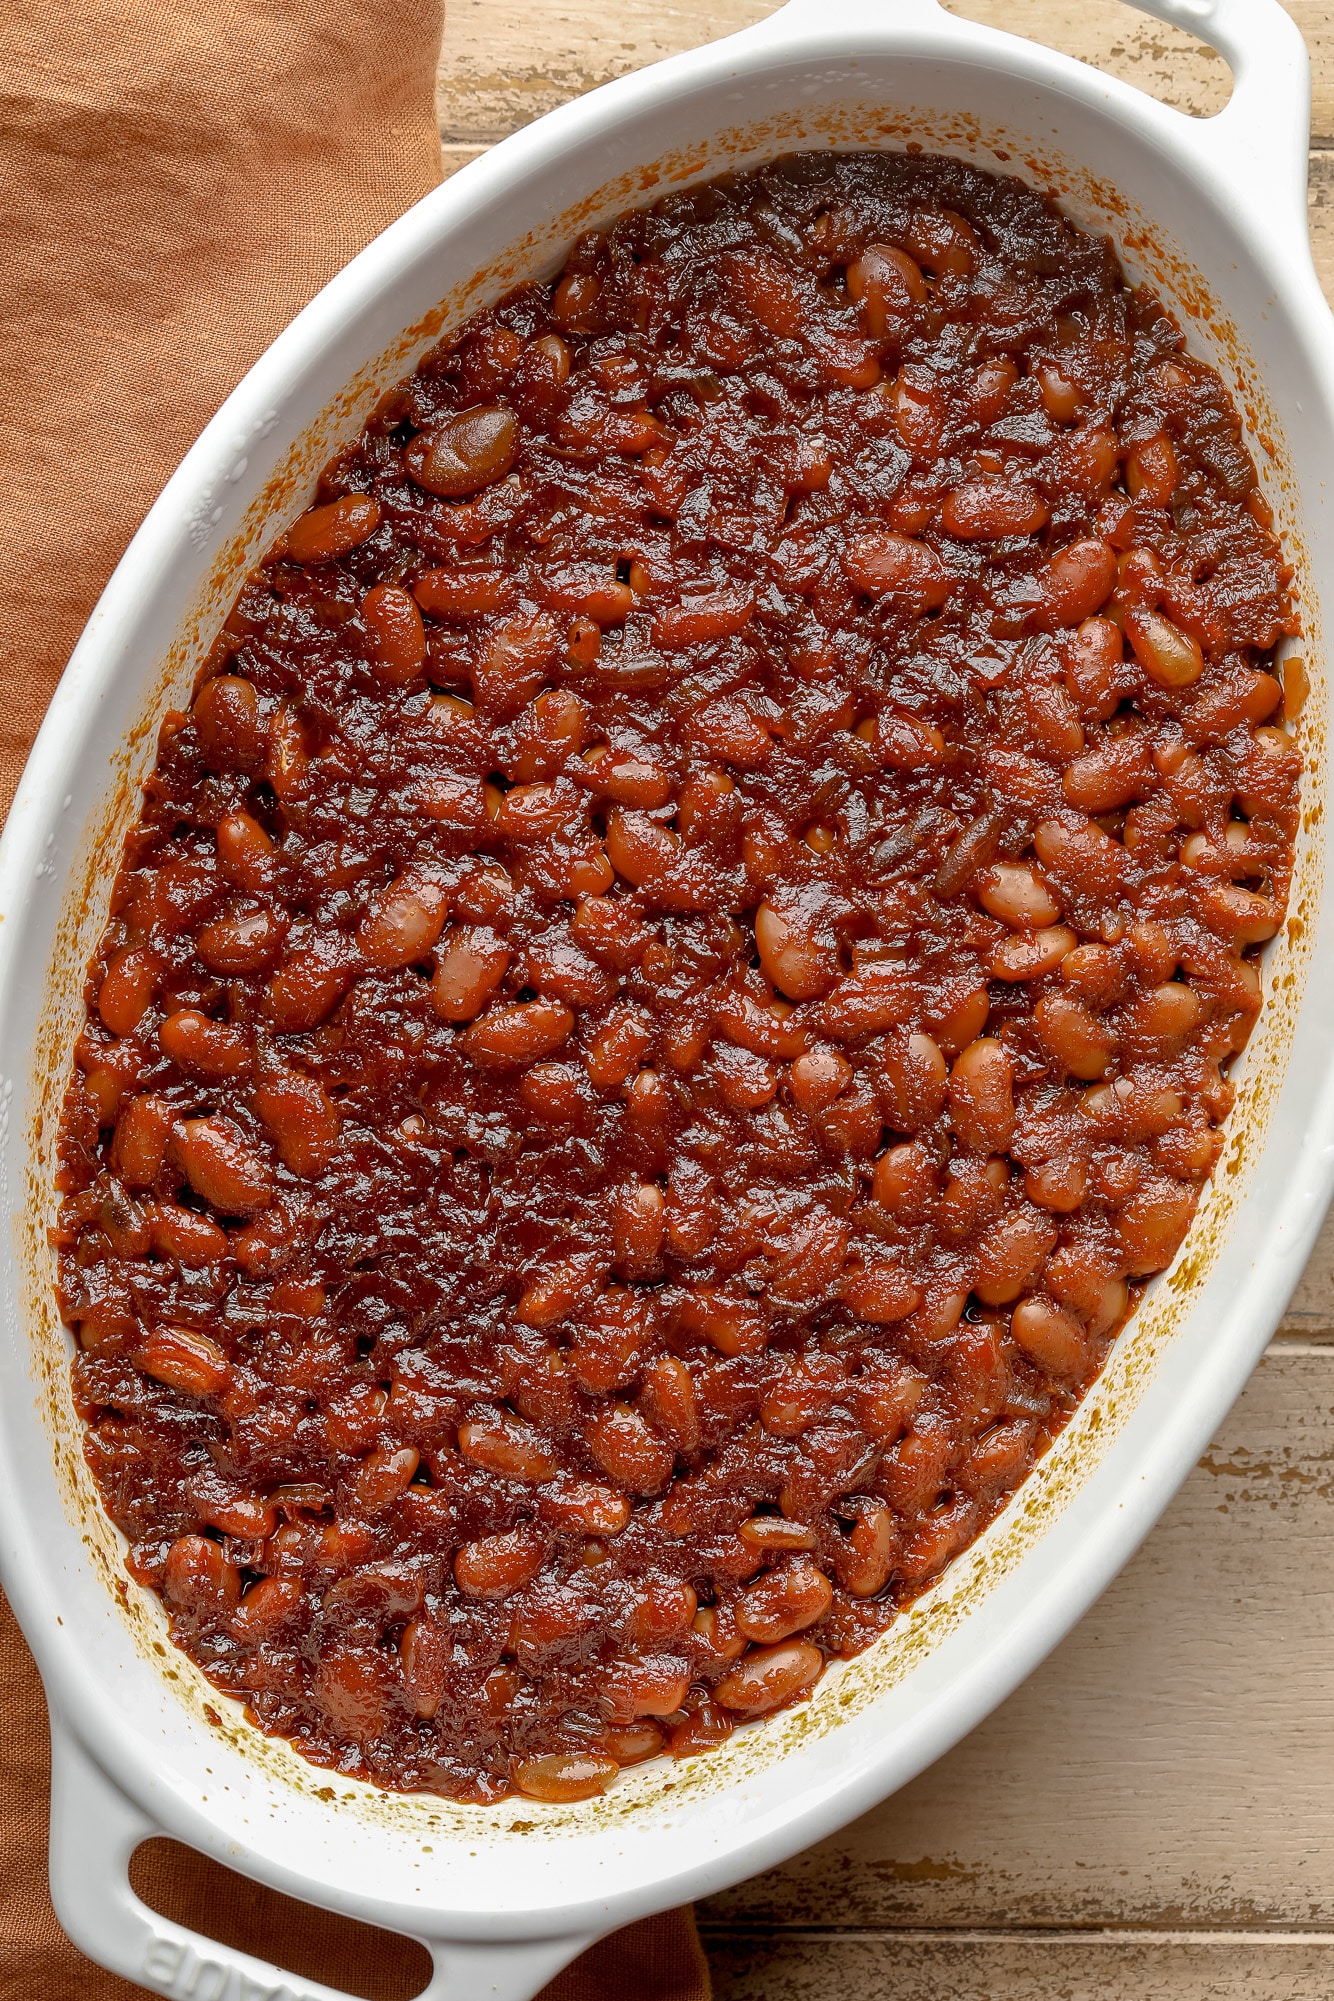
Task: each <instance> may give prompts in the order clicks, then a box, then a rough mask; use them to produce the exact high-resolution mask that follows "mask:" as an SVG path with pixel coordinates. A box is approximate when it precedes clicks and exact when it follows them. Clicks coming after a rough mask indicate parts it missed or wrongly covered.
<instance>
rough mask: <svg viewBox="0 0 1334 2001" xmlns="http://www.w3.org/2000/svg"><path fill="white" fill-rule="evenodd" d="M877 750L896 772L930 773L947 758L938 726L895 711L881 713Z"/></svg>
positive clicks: (883, 761)
mask: <svg viewBox="0 0 1334 2001" xmlns="http://www.w3.org/2000/svg"><path fill="white" fill-rule="evenodd" d="M875 747H876V751H877V753H878V754H879V756H880V759H881V761H882V763H884V764H887V765H889V766H890V767H891V768H892V769H893V770H895V771H930V770H931V769H932V768H933V767H934V766H936V765H938V764H941V763H943V762H944V758H945V739H944V737H943V736H942V735H941V734H940V731H939V730H938V729H937V728H936V726H935V724H934V723H927V722H922V721H921V720H920V719H919V718H918V717H917V716H909V715H904V714H902V713H901V712H899V711H897V710H894V709H882V710H881V712H880V715H879V717H878V718H877V720H876V728H875Z"/></svg>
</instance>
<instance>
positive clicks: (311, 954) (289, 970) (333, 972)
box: [263, 946, 353, 1035]
mask: <svg viewBox="0 0 1334 2001" xmlns="http://www.w3.org/2000/svg"><path fill="white" fill-rule="evenodd" d="M352 979H353V974H352V970H351V968H350V967H349V966H348V965H347V964H346V963H345V962H344V961H343V960H342V959H341V958H335V957H333V956H331V955H330V954H329V953H328V952H327V951H326V950H325V949H323V948H322V947H320V946H303V947H302V948H300V949H299V950H298V951H295V952H291V953H289V954H288V956H287V958H286V959H285V960H284V961H283V963H282V965H281V966H280V967H279V968H278V971H277V972H276V973H275V974H274V975H273V977H272V979H271V980H270V981H269V983H268V985H267V986H266V987H265V989H264V1002H263V1007H264V1013H265V1014H266V1015H267V1017H268V1019H269V1020H270V1021H271V1022H272V1023H273V1026H274V1027H275V1028H276V1029H277V1030H278V1033H279V1034H280V1035H297V1034H300V1033H301V1032H302V1031H303V1030H307V1029H312V1028H318V1027H319V1025H320V1023H321V1022H322V1021H324V1020H326V1019H327V1017H328V1016H329V1015H330V1014H331V1013H332V1012H333V1010H334V1008H335V1007H337V1005H338V1003H339V1001H340V1000H341V999H342V998H343V995H344V994H345V993H346V992H347V990H348V988H349V987H350V986H351V984H352Z"/></svg>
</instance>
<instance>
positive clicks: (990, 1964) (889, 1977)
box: [439, 0, 1334, 2001]
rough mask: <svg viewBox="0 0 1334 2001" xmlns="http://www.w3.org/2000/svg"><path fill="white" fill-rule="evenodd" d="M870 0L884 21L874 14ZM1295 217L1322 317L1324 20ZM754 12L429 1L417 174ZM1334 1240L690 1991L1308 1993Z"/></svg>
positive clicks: (1326, 1590) (1314, 2000) (1317, 37)
mask: <svg viewBox="0 0 1334 2001" xmlns="http://www.w3.org/2000/svg"><path fill="white" fill-rule="evenodd" d="M885 4H886V5H887V6H888V5H892V4H893V0H885ZM948 4H949V5H950V7H951V8H952V10H953V11H955V12H958V13H960V14H964V15H967V16H969V17H970V18H973V19H977V20H984V21H987V22H988V23H990V24H992V25H994V26H998V27H1004V28H1008V29H1010V30H1011V31H1013V32H1017V33H1021V34H1027V35H1030V36H1032V37H1033V38H1034V39H1035V40H1038V41H1043V42H1046V43H1048V44H1049V45H1050V46H1052V47H1055V48H1059V49H1061V50H1063V51H1064V52H1065V53H1067V54H1069V55H1073V56H1076V57H1078V58H1079V59H1081V60H1083V61H1086V62H1091V63H1093V64H1095V65H1096V66H1098V67H1100V68H1102V69H1104V70H1106V71H1107V72H1108V73H1110V74H1112V75H1115V76H1118V77H1120V78H1122V79H1123V80H1124V81H1126V82H1128V83H1132V84H1135V85H1138V86H1139V87H1140V88H1141V89H1144V90H1147V91H1149V92H1150V93H1151V94H1152V95H1154V96H1156V97H1159V98H1161V99H1162V100H1163V101H1164V102H1167V103H1170V104H1173V105H1175V106H1176V107H1177V108H1178V109H1180V110H1182V111H1184V112H1188V113H1190V114H1192V115H1194V116H1197V117H1200V116H1208V115H1210V114H1211V113H1212V112H1215V111H1217V110H1218V109H1220V108H1221V106H1222V105H1223V104H1224V103H1225V102H1226V100H1227V96H1228V93H1229V90H1230V88H1231V79H1230V74H1229V72H1228V69H1227V66H1226V64H1225V63H1224V62H1223V61H1222V60H1221V58H1220V57H1219V56H1218V55H1217V54H1216V53H1215V52H1214V51H1213V50H1211V49H1210V48H1208V47H1207V45H1205V44H1203V43H1202V42H1201V41H1200V40H1199V39H1198V38H1197V37H1194V36H1191V35H1188V34H1184V33H1181V32H1180V31H1177V30H1174V29H1171V28H1167V27H1164V26H1162V25H1161V24H1159V23H1157V22H1155V21H1153V20H1150V19H1148V18H1147V17H1146V16H1144V15H1143V14H1141V13H1139V12H1138V11H1137V10H1136V9H1134V8H1132V7H1130V6H1127V5H1123V4H1121V0H948ZM1287 4H1288V6H1289V11H1290V12H1291V13H1292V14H1293V16H1294V17H1295V19H1296V20H1297V22H1298V24H1299V26H1300V27H1301V29H1302V31H1303V33H1304V35H1305V37H1306V41H1307V46H1308V48H1309V49H1310V51H1311V56H1312V70H1313V116H1312V145H1313V149H1314V150H1313V152H1312V157H1311V194H1310V215H1311V235H1312V246H1313V250H1314V253H1315V259H1316V266H1317V269H1318V271H1319V273H1320V276H1321V280H1322V282H1323V283H1324V285H1325V289H1326V292H1327V293H1328V294H1329V295H1330V297H1331V298H1332V299H1334V0H1287ZM773 11H774V8H773V4H772V0H675V4H667V0H621V4H620V5H619V6H617V7H615V8H606V7H595V6H594V5H593V4H592V0H450V5H449V15H448V25H447V29H446V37H445V49H444V54H443V59H442V63H441V68H440V77H439V113H440V127H441V136H442V139H443V141H444V142H445V157H446V167H447V171H454V170H456V169H457V168H458V167H459V166H461V165H464V164H466V162H467V161H468V160H470V159H473V158H475V157H476V156H477V154H478V152H480V151H481V150H483V149H484V148H485V146H486V145H488V144H490V143H492V142H494V141H495V140H496V139H499V138H501V137H503V136H504V135H505V134H506V133H508V132H511V131H514V130H516V129H518V127H519V126H521V125H524V124H527V123H528V122H529V121H530V120H531V119H532V118H534V117H537V116H538V115H540V113H542V112H543V111H546V110H548V109H550V108H551V107H552V106H553V105H555V104H558V103H561V102H563V101H564V100H565V99H567V98H569V97H571V96H574V95H576V94H578V93H580V92H582V91H584V90H587V89H590V88H592V87H593V86H594V85H596V84H598V83H601V82H604V81H606V80H607V79H609V78H611V77H613V76H618V75H621V74H623V73H624V72H626V71H628V70H631V69H635V68H638V67H639V66H641V65H642V64H644V63H648V62H653V61H656V60H658V59H659V58H660V57H662V56H665V55H669V54H672V53H674V52H676V51H677V50H680V49H684V48H689V47H691V46H694V45H695V44H697V43H699V42H701V41H704V40H706V39H710V38H713V37H716V36H718V35H721V34H725V33H730V32H732V31H734V30H735V29H738V28H741V27H745V26H747V25H749V24H750V23H751V22H753V21H757V20H760V19H762V18H763V17H764V16H765V15H767V14H769V13H771V12H773ZM1332 1654H1334V1220H1331V1221H1328V1222H1327V1223H1326V1225H1325V1228H1324V1230H1323V1231H1322V1233H1321V1237H1320V1240H1319V1242H1318V1244H1317V1246H1316V1249H1315V1252H1314V1253H1313V1255H1312V1257H1311V1260H1310V1262H1309V1263H1308V1265H1307V1268H1306V1270H1305V1272H1304V1273H1303V1275H1302V1278H1301V1280H1300V1282H1299V1284H1298V1286H1297V1289H1296V1292H1295V1294H1294V1297H1293V1299H1292V1302H1291V1305H1290V1306H1289V1309H1288V1311H1287V1313H1286V1315H1285V1316H1284V1320H1283V1323H1282V1326H1281V1327H1280V1329H1279V1333H1278V1336H1277V1338H1276V1341H1275V1343H1274V1344H1273V1346H1272V1347H1271V1349H1270V1351H1269V1354H1268V1356H1267V1357H1266V1359H1265V1361H1264V1363H1263V1364H1262V1366H1261V1368H1260V1369H1259V1370H1258V1371H1257V1373H1256V1375H1255V1377H1254V1378H1253V1379H1252V1381H1251V1383H1250V1385H1249V1386H1248V1388H1247V1390H1246V1392H1245V1394H1244V1395H1243V1397H1242V1399H1241V1401H1240V1403H1239V1404H1238V1406H1237V1408H1236V1410H1235V1411H1234V1412H1233V1413H1232V1416H1231V1417H1230V1418H1229V1420H1228V1422H1227V1424H1226V1425H1225V1426H1224V1427H1223V1429H1222V1431H1221V1433H1220V1436H1219V1438H1218V1440H1217V1442H1216V1443H1215V1445H1214V1447H1213V1448H1212V1449H1211V1451H1210V1452H1209V1453H1207V1454H1206V1455H1205V1457H1204V1459H1203V1460H1202V1461H1201V1463H1200V1465H1199V1467H1197V1469H1196V1471H1195V1472H1194V1473H1193V1474H1192V1476H1191V1478H1190V1480H1189V1481H1188V1482H1187V1484H1186V1486H1185V1487H1184V1488H1183V1490H1182V1493H1181V1494H1180V1496H1179V1497H1178V1499H1177V1500H1176V1502H1175V1503H1174V1504H1173V1506H1172V1508H1171V1509H1169V1511H1168V1513H1167V1514H1166V1515H1165V1517H1164V1518H1163V1520H1162V1522H1161V1523H1160V1524H1159V1526H1158V1527H1157V1529H1155V1530H1154V1532H1153V1534H1152V1535H1151V1536H1150V1537H1149V1539H1148V1541H1147V1542H1146V1544H1145V1545H1144V1548H1143V1549H1142V1550H1141V1551H1140V1553H1139V1555H1138V1556H1137V1557H1136V1558H1135V1560H1134V1561H1133V1562H1132V1563H1131V1564H1130V1565H1129V1566H1128V1567H1127V1568H1126V1570H1125V1571H1124V1572H1123V1573H1122V1575H1121V1576H1120V1577H1119V1578H1118V1579H1117V1581H1116V1583H1115V1584H1114V1585H1113V1586H1112V1587H1111V1589H1110V1590H1109V1591H1108V1592H1107V1593H1106V1594H1105V1596H1104V1597H1103V1598H1102V1599H1101V1601H1100V1602H1099V1604H1098V1605H1097V1606H1096V1607H1095V1608H1094V1610H1093V1611H1092V1612H1091V1613H1090V1614H1089V1615H1088V1617H1087V1618H1086V1619H1085V1620H1084V1621H1083V1622H1082V1623H1081V1625H1080V1626H1079V1627H1078V1628H1077V1629H1076V1631H1075V1632H1074V1633H1073V1634H1072V1635H1071V1636H1070V1638H1069V1639H1068V1640H1066V1642H1065V1643H1064V1645H1063V1646H1062V1647H1060V1648H1059V1649H1058V1650H1057V1652H1056V1653H1055V1654H1053V1655H1052V1657H1051V1658H1050V1660H1048V1661H1047V1662H1046V1663H1045V1664H1044V1665H1043V1667H1041V1668H1040V1669H1039V1670H1038V1671H1037V1673H1036V1674H1034V1675H1033V1676H1032V1677H1031V1679H1030V1680H1029V1681H1028V1682H1027V1683H1026V1684H1025V1685H1024V1687H1023V1688H1021V1689H1020V1690H1018V1691H1017V1693H1016V1694H1015V1695H1014V1696H1012V1697H1011V1698H1010V1700H1009V1701H1008V1702H1007V1703H1006V1704H1005V1705H1004V1706H1003V1707H1002V1708H1001V1709H999V1710H998V1711H997V1712H996V1713H995V1714H994V1715H993V1716H992V1717H991V1718H989V1719H988V1721H987V1722H985V1723H984V1724H982V1725H981V1726H980V1728H979V1729H978V1730H976V1731H975V1732H974V1733H973V1734H972V1736H971V1737H969V1738H968V1739H967V1740H966V1741H965V1742H964V1743H963V1744H961V1745H959V1746H958V1747H957V1748H956V1749H955V1750H954V1751H953V1752H951V1753H950V1754H949V1755H948V1756H947V1757H946V1758H944V1759H942V1760H941V1761H940V1763H939V1764H937V1765H936V1766H934V1767H933V1768H932V1770H931V1771H930V1772H928V1773H926V1774H925V1775H924V1776H923V1777H922V1778H920V1779H918V1780H917V1781H916V1782H915V1783H914V1784H913V1785H911V1786H909V1787H907V1788H905V1789H904V1791H902V1792H901V1793H899V1794H898V1795H897V1796H896V1797H894V1798H893V1799H891V1800H888V1801H886V1802H885V1803H884V1805H882V1806H880V1807H878V1808H877V1809H876V1810H875V1811H874V1812H872V1813H870V1814H867V1815H865V1816H864V1817H863V1818H862V1819H861V1820H859V1821H857V1822H856V1823H854V1825H853V1826H851V1827H849V1828H847V1829H845V1830H844V1831H843V1832H842V1833H840V1834H838V1835H835V1836H833V1837H831V1838H830V1839H829V1840H828V1841H825V1842H822V1843H820V1844H818V1845H817V1846H816V1847H815V1848H813V1849H810V1850H808V1851H807V1852H806V1853H805V1854H803V1855H801V1856H799V1857H797V1858H795V1859H794V1860H793V1861H791V1862H790V1863H788V1864H787V1865H785V1866H784V1867H783V1868H780V1869H776V1870H771V1871H769V1872H768V1873H767V1874H766V1875H763V1876H759V1877H756V1878H755V1879H754V1880H753V1881H751V1882H749V1883H745V1884H742V1885H740V1886H738V1887H737V1888H736V1889H734V1890H732V1891H730V1892H728V1893H727V1894H725V1895H723V1896H720V1897H717V1898H715V1899H713V1900H712V1902H711V1903H709V1904H708V1905H706V1906H703V1907H701V1913H700V1915H701V1920H702V1924H703V1927H704V1931H705V1938H706V1944H707V1945H708V1949H709V1955H710V1960H711V1964H712V1966H713V1971H714V1980H715V1985H716V1990H717V2001H846V1997H847V1996H848V1995H849V1994H855V1995H856V1996H857V1997H858V2001H1328V1997H1329V1996H1330V1995H1331V1994H1334V1841H1331V1839H1330V1836H1331V1832H1334V1816H1332V1815H1331V1810H1330V1800H1331V1798H1332V1797H1334V1749H1332V1748H1331V1746H1332V1744H1334V1729H1332V1726H1334V1683H1331V1681H1330V1677H1329V1662H1330V1659H1331V1656H1332Z"/></svg>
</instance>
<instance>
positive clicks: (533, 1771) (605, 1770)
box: [510, 280, 620, 1805]
mask: <svg viewBox="0 0 1334 2001" xmlns="http://www.w3.org/2000/svg"><path fill="white" fill-rule="evenodd" d="M566 282H567V283H569V282H570V281H569V280H567V281H566ZM619 1770H620V1766H619V1765H618V1764H617V1762H616V1760H615V1758H612V1757H609V1756H608V1755H607V1754H606V1753H605V1752H603V1751H544V1752H542V1753H541V1754H540V1755H539V1756H537V1757H532V1758H519V1759H516V1760H515V1762H514V1763H513V1764H512V1765H511V1767H510V1777H511V1778H512V1779H513V1781H514V1783H515V1785H516V1786H517V1787H518V1789H519V1791H520V1792H521V1793H522V1794H523V1795H524V1797H525V1799H530V1800H549V1801H551V1802H553V1803H554V1804H560V1805H564V1804H567V1803H568V1802H569V1801H571V1800H591V1799H596V1797H597V1795H598V1794H599V1793H605V1792H606V1790H607V1787H608V1786H609V1785H610V1784H611V1782H612V1780H613V1779H614V1778H615V1777H616V1774H617V1772H618V1771H619Z"/></svg>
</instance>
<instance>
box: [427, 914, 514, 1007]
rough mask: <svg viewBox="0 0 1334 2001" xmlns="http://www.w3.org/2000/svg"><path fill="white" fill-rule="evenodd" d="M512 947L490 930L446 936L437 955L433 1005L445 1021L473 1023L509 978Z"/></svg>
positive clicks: (467, 928)
mask: <svg viewBox="0 0 1334 2001" xmlns="http://www.w3.org/2000/svg"><path fill="white" fill-rule="evenodd" d="M509 962H510V949H509V946H508V945H506V944H504V943H503V942H502V941H501V940H500V939H499V938H498V937H497V936H496V934H495V932H494V931H492V930H490V929H488V928H487V927H486V926H462V925H461V926H459V927H457V928H456V929H454V930H451V931H448V932H446V934H445V936H444V938H443V939H442V940H441V942H440V947H439V950H438V952H437V954H436V961H435V977H434V979H433V980H432V982H431V1004H432V1006H433V1007H434V1008H435V1011H436V1013H437V1014H438V1015H439V1016H440V1017H441V1019H442V1020H444V1021H472V1020H474V1019H475V1018H476V1016H477V1015H479V1014H480V1013H481V1011H482V1009H483V1007H484V1006H485V1005H486V1002H487V1000H488V998H489V997H490V995H491V994H492V993H493V992H494V991H495V989H496V988H497V987H498V986H499V984H500V982H501V981H502V980H503V979H504V977H505V972H506V969H507V968H508V966H509Z"/></svg>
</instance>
